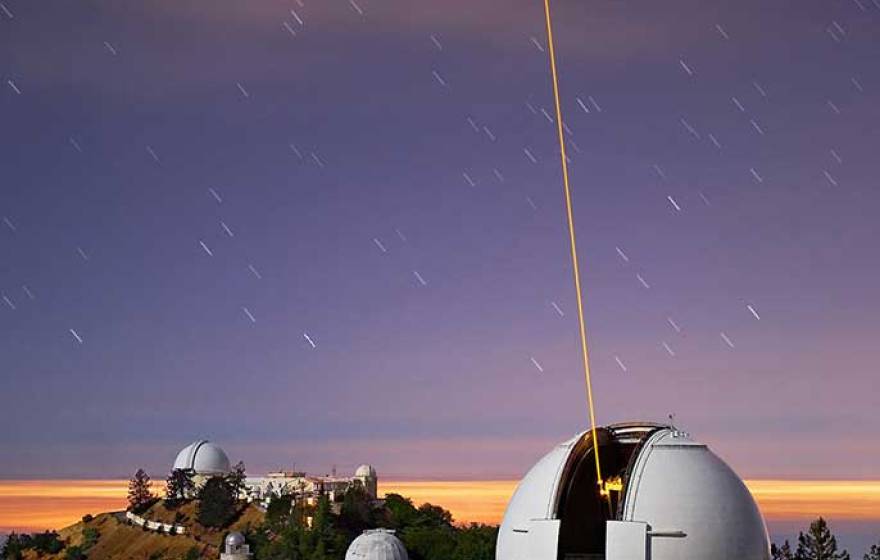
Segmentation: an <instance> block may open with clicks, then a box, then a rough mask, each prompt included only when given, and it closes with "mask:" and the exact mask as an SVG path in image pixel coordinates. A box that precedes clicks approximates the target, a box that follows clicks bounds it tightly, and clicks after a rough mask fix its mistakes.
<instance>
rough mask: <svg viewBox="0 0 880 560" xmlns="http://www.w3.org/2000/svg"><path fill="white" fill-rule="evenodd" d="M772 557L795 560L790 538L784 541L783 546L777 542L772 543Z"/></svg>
mask: <svg viewBox="0 0 880 560" xmlns="http://www.w3.org/2000/svg"><path fill="white" fill-rule="evenodd" d="M770 557H771V558H772V559H773V560H795V557H794V552H792V550H791V544H789V542H788V539H786V540H785V542H784V543H782V546H776V543H773V544H771V545H770Z"/></svg>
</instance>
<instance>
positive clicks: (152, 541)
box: [25, 502, 263, 560]
mask: <svg viewBox="0 0 880 560" xmlns="http://www.w3.org/2000/svg"><path fill="white" fill-rule="evenodd" d="M175 511H180V512H181V514H182V515H183V518H182V520H181V521H179V523H180V524H181V525H184V526H186V527H187V534H185V535H174V536H170V535H161V534H158V533H154V532H152V531H144V530H143V529H142V528H140V527H137V526H133V525H128V524H127V523H125V522H124V517H123V515H124V514H115V513H102V514H100V515H97V516H95V518H94V519H93V520H91V521H89V522H88V523H85V522H82V521H81V522H79V523H75V524H74V525H71V526H70V527H66V528H64V529H62V530H60V531H59V532H58V533H59V535H60V537H61V538H62V539H63V540H65V541H66V542H67V545H68V546H74V545H79V544H81V543H82V531H83V529H84V528H86V527H92V528H95V529H97V530H98V532H99V534H100V536H99V538H98V542H97V544H95V546H94V547H92V548H91V549H90V550H89V552H88V558H89V560H111V559H113V560H117V559H118V560H122V559H131V560H148V559H149V558H150V557H151V556H152V557H153V558H159V557H161V558H163V559H164V560H178V559H182V558H183V557H184V555H185V554H186V552H187V551H188V550H189V549H190V548H192V547H194V546H195V547H197V548H199V550H200V551H201V556H202V558H211V559H216V558H219V557H220V546H221V545H222V544H223V538H224V537H225V536H226V534H227V533H229V532H230V531H246V530H247V529H248V528H251V527H256V526H257V525H259V524H260V523H262V521H263V513H262V512H260V511H259V510H258V509H257V508H255V507H254V506H253V505H248V506H246V507H245V508H244V509H243V510H242V512H241V514H240V515H239V517H238V518H237V519H236V520H235V521H234V522H233V523H232V524H231V525H230V526H229V527H228V528H226V529H221V530H214V529H209V528H207V527H202V526H201V525H199V524H198V523H197V522H196V521H195V515H196V504H195V503H194V502H191V503H187V504H183V505H182V506H180V508H178V510H168V509H166V508H165V506H164V504H163V503H162V502H159V503H157V504H155V505H154V506H153V507H151V508H150V509H149V510H148V511H147V512H146V513H145V514H143V517H145V518H147V519H150V520H153V521H162V522H165V523H170V522H171V521H173V520H174V516H175ZM157 555H158V556H157ZM63 558H64V552H63V551H62V552H61V553H59V554H57V555H55V556H48V555H47V556H42V557H41V559H42V560H63ZM25 559H26V560H36V559H37V556H36V554H33V551H29V554H28V555H27V556H25Z"/></svg>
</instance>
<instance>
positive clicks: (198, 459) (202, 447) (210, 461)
mask: <svg viewBox="0 0 880 560" xmlns="http://www.w3.org/2000/svg"><path fill="white" fill-rule="evenodd" d="M172 468H173V469H175V470H176V469H181V470H189V471H193V472H195V473H196V474H204V475H212V474H226V473H228V472H229V471H231V470H232V468H231V467H230V464H229V457H227V456H226V452H225V451H223V449H222V448H220V446H218V445H215V444H213V443H211V442H210V441H207V440H199V441H194V442H193V443H191V444H189V445H187V446H186V447H184V448H183V449H181V450H180V453H178V454H177V458H176V459H175V460H174V466H173V467H172Z"/></svg>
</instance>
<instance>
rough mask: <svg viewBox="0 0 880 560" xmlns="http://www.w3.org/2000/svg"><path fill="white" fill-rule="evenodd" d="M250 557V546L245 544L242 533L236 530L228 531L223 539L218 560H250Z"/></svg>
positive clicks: (251, 555)
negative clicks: (221, 550)
mask: <svg viewBox="0 0 880 560" xmlns="http://www.w3.org/2000/svg"><path fill="white" fill-rule="evenodd" d="M252 557H253V554H251V547H250V546H248V545H247V544H245V540H244V535H242V534H241V533H239V532H238V531H235V532H232V533H229V534H228V535H226V538H225V539H223V552H221V553H220V560H250V559H251V558H252Z"/></svg>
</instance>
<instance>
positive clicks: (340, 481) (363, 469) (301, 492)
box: [171, 440, 379, 506]
mask: <svg viewBox="0 0 880 560" xmlns="http://www.w3.org/2000/svg"><path fill="white" fill-rule="evenodd" d="M171 469H172V470H182V471H186V472H188V473H190V474H192V478H193V482H194V483H195V486H196V488H200V487H201V486H202V485H204V483H205V482H206V481H207V480H208V479H210V478H212V477H215V476H225V475H227V474H229V473H230V472H231V471H232V467H231V466H230V461H229V457H228V456H227V455H226V452H225V451H223V449H222V448H221V447H220V446H219V445H216V444H214V443H211V442H210V441H207V440H198V441H194V442H193V443H191V444H189V445H187V446H186V447H184V448H183V449H181V450H180V452H179V453H178V454H177V458H176V459H175V460H174V464H173V466H172V467H171ZM378 480H379V479H378V476H377V475H376V469H374V468H373V467H372V466H371V465H361V466H359V467H358V468H357V469H356V470H355V471H354V474H353V475H352V476H337V475H336V472H335V468H334V472H333V474H330V475H324V476H316V475H310V474H307V473H305V472H302V471H294V470H291V471H285V470H279V471H275V472H270V473H269V474H267V475H266V476H260V477H248V478H247V479H246V480H245V492H246V494H247V495H246V496H243V497H245V498H247V499H248V500H249V501H253V502H258V503H259V504H261V505H263V506H268V505H269V502H271V501H272V499H273V498H277V497H279V496H284V495H290V496H294V497H296V498H300V499H304V500H306V501H314V500H316V499H317V497H318V496H320V495H322V494H326V495H327V496H328V497H329V498H330V501H331V502H332V501H336V500H337V498H341V497H342V495H343V494H345V492H346V491H347V490H348V489H349V488H350V487H351V486H352V485H353V484H359V485H361V486H362V487H363V489H364V490H365V491H366V493H367V495H368V496H369V497H370V498H372V499H374V500H375V499H377V497H378Z"/></svg>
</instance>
